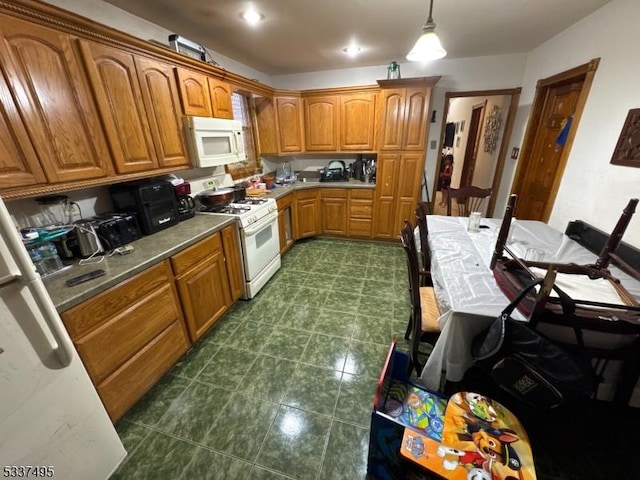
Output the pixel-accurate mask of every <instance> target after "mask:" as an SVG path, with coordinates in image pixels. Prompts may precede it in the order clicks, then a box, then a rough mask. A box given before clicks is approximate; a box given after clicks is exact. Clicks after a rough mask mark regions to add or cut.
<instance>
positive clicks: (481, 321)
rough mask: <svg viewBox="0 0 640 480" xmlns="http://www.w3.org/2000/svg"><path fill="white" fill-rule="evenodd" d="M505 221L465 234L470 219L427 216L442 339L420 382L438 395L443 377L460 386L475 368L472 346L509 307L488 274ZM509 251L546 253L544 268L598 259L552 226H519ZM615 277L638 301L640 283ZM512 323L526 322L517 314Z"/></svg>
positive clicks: (491, 222) (519, 223)
mask: <svg viewBox="0 0 640 480" xmlns="http://www.w3.org/2000/svg"><path fill="white" fill-rule="evenodd" d="M500 223H501V219H492V218H488V219H482V221H481V225H486V226H488V227H489V228H481V229H480V231H479V232H467V218H466V217H443V216H437V215H429V216H428V217H427V224H428V229H429V247H430V249H431V272H432V278H433V283H434V289H435V292H436V296H437V298H438V303H439V304H440V310H441V311H442V312H444V313H443V315H442V316H441V317H440V319H439V320H438V322H439V324H440V328H441V330H442V332H441V334H440V338H439V339H438V341H437V342H436V345H435V346H434V348H433V352H432V353H431V355H430V356H429V359H428V361H427V363H426V365H425V367H424V370H423V371H422V375H421V379H422V381H423V382H424V384H425V385H426V386H427V387H428V388H431V389H433V390H438V389H439V387H440V382H441V372H445V373H446V379H447V380H450V381H454V382H455V381H460V380H461V379H462V377H463V376H464V373H465V372H466V370H467V369H468V368H469V367H470V366H471V365H472V364H473V360H472V358H471V351H470V346H471V342H472V340H473V338H474V337H475V336H476V335H477V334H478V333H480V332H481V331H482V330H483V329H484V328H486V327H487V326H488V325H489V324H490V323H491V322H492V321H493V320H494V319H495V318H496V317H497V316H498V315H499V314H500V313H501V312H502V310H503V309H504V307H506V306H507V304H508V303H509V300H508V299H507V297H506V296H505V295H504V294H503V293H502V290H501V289H500V287H499V286H498V285H497V283H496V281H495V279H494V277H493V273H492V272H491V270H490V269H489V263H490V261H491V255H492V253H493V249H494V247H495V242H496V238H497V235H498V230H499V229H500ZM512 228H513V234H512V235H511V236H510V241H509V242H508V246H509V247H510V248H511V250H512V251H514V253H515V254H517V255H519V256H520V257H521V258H524V255H525V252H526V250H527V248H536V249H539V250H542V251H543V252H544V258H543V259H542V260H543V261H545V262H561V263H569V262H573V263H577V264H589V263H591V264H592V263H594V262H595V260H596V258H597V255H594V254H593V253H591V252H589V251H588V250H587V249H586V248H584V247H582V246H580V245H579V244H578V243H576V242H575V241H574V240H571V239H570V238H569V237H567V236H566V235H564V234H563V233H561V232H559V231H557V230H555V229H554V228H552V227H550V226H549V225H547V224H545V223H542V222H537V221H528V220H517V221H516V222H515V224H514V226H513V227H512ZM611 272H612V273H613V274H614V275H615V276H617V277H618V278H620V280H621V281H622V284H623V285H624V286H625V288H627V290H629V292H630V293H631V294H633V295H634V296H635V297H636V298H638V299H640V282H637V281H636V280H634V279H632V278H631V277H629V276H628V275H626V274H624V273H623V272H621V271H619V270H618V269H616V268H614V267H612V268H611ZM513 317H514V318H517V319H520V320H525V318H524V317H523V316H522V315H521V314H520V313H519V312H518V311H517V310H516V311H515V312H514V315H513Z"/></svg>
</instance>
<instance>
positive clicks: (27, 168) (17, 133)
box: [0, 75, 46, 189]
mask: <svg viewBox="0 0 640 480" xmlns="http://www.w3.org/2000/svg"><path fill="white" fill-rule="evenodd" d="M45 181H46V178H45V176H44V171H43V170H42V168H41V167H40V163H38V157H37V156H36V152H35V151H34V150H33V146H32V145H31V140H29V136H28V135H27V131H26V130H25V128H24V124H23V123H22V118H20V114H19V113H18V110H17V108H16V106H15V104H14V103H13V98H12V97H11V95H10V94H9V89H8V87H7V84H6V83H5V82H4V77H3V76H2V75H0V189H2V188H10V187H24V186H27V185H36V184H38V183H44V182H45Z"/></svg>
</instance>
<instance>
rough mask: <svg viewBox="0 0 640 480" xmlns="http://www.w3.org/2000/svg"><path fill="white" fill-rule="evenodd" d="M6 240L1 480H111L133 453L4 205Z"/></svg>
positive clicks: (0, 290) (0, 216)
mask: <svg viewBox="0 0 640 480" xmlns="http://www.w3.org/2000/svg"><path fill="white" fill-rule="evenodd" d="M0 234H1V237H0V469H1V470H0V478H5V477H17V478H20V477H23V478H24V477H28V478H36V477H38V478H40V477H53V478H61V479H62V478H64V479H65V480H75V479H77V480H87V479H91V480H102V479H107V478H109V476H110V475H111V474H112V473H113V471H114V470H115V469H116V468H117V467H118V465H119V464H120V462H122V460H123V459H124V457H125V456H126V452H125V450H124V447H123V446H122V442H121V441H120V439H119V438H118V434H117V433H116V431H115V428H114V427H113V425H112V423H111V421H110V419H109V417H108V415H107V412H106V410H105V409H104V407H103V405H102V402H101V401H100V398H99V397H98V394H97V392H96V390H95V388H94V387H93V384H92V383H91V380H90V379H89V376H88V375H87V372H86V370H85V369H84V366H83V365H82V363H81V361H80V358H79V357H78V354H77V352H76V351H75V349H74V347H73V344H72V343H71V339H70V338H69V335H68V334H67V332H66V330H65V328H64V326H63V324H62V320H61V319H60V317H59V315H58V314H57V312H56V310H55V307H54V305H53V302H52V300H51V298H50V297H49V295H48V293H47V291H46V289H45V288H44V285H43V283H42V280H41V279H40V276H39V275H38V274H37V273H36V271H35V267H34V265H33V263H32V262H31V259H30V257H29V254H28V252H27V250H26V249H25V248H24V246H23V244H22V240H21V239H20V236H19V234H18V232H17V231H16V229H15V227H14V225H13V222H12V221H11V217H10V216H9V212H8V211H7V208H6V206H5V204H4V202H3V201H2V200H1V199H0ZM35 468H38V470H37V471H36V470H34V469H35Z"/></svg>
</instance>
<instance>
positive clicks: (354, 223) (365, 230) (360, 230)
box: [349, 218, 373, 237]
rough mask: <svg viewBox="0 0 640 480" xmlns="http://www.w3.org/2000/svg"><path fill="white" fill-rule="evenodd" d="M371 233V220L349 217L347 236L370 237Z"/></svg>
mask: <svg viewBox="0 0 640 480" xmlns="http://www.w3.org/2000/svg"><path fill="white" fill-rule="evenodd" d="M372 234H373V221H372V220H366V219H363V218H351V219H349V236H351V237H371V235H372Z"/></svg>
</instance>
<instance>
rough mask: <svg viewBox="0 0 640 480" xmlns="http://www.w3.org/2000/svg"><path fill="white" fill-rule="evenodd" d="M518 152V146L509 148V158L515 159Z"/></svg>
mask: <svg viewBox="0 0 640 480" xmlns="http://www.w3.org/2000/svg"><path fill="white" fill-rule="evenodd" d="M519 154H520V149H519V148H518V147H513V150H511V158H513V159H514V160H517V159H518V155H519Z"/></svg>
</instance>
